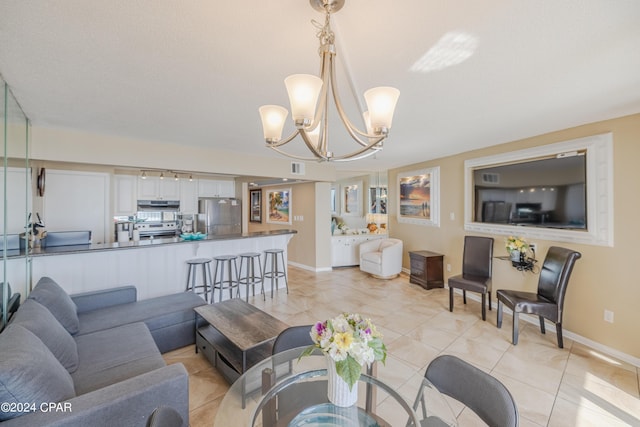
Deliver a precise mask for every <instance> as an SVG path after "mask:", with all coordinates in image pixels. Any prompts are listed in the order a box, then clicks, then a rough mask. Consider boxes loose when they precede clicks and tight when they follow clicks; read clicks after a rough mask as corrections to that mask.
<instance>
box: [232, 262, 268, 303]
mask: <svg viewBox="0 0 640 427" xmlns="http://www.w3.org/2000/svg"><path fill="white" fill-rule="evenodd" d="M239 257H240V269H239V272H240V276H239V277H238V284H239V285H245V286H246V289H247V295H246V301H247V302H249V286H251V289H252V294H253V295H254V296H255V295H256V285H257V284H258V283H259V284H260V285H261V287H262V290H261V293H262V300H263V301H264V300H266V297H265V294H264V282H263V280H262V264H261V263H260V254H259V253H258V252H245V253H243V254H240V255H239ZM245 260H246V267H245V275H244V276H243V275H242V266H243V265H244V264H245ZM256 260H257V261H258V270H260V275H258V276H256V265H255V261H256Z"/></svg>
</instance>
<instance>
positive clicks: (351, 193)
mask: <svg viewBox="0 0 640 427" xmlns="http://www.w3.org/2000/svg"><path fill="white" fill-rule="evenodd" d="M341 205H342V216H362V182H354V183H352V184H349V185H344V186H343V187H342V204H341Z"/></svg>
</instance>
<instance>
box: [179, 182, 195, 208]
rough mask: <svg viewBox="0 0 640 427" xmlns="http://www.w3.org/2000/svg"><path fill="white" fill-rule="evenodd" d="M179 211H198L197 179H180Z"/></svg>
mask: <svg viewBox="0 0 640 427" xmlns="http://www.w3.org/2000/svg"><path fill="white" fill-rule="evenodd" d="M180 212H181V213H183V214H197V213H198V180H195V179H194V180H193V181H189V180H188V179H183V180H180Z"/></svg>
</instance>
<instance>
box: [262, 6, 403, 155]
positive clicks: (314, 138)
mask: <svg viewBox="0 0 640 427" xmlns="http://www.w3.org/2000/svg"><path fill="white" fill-rule="evenodd" d="M344 2H345V0H334V1H326V0H312V1H311V6H312V7H313V8H314V9H315V10H317V11H320V12H323V13H324V14H325V20H324V24H322V23H319V22H316V21H312V23H313V25H314V26H315V27H316V29H317V30H318V32H317V34H316V35H317V36H318V39H319V41H320V48H319V53H320V56H321V66H320V70H321V72H320V77H318V76H314V75H309V74H294V75H291V76H289V77H287V78H286V79H285V85H286V87H287V92H288V93H289V100H290V103H291V116H292V118H293V120H294V122H295V127H296V130H295V131H294V132H293V133H292V134H291V135H289V136H287V137H286V138H285V139H282V130H283V128H284V124H285V119H286V118H287V115H288V114H289V112H288V111H287V109H286V108H284V107H281V106H279V105H263V106H261V107H260V109H259V111H260V117H261V119H262V128H263V134H264V139H265V141H266V143H267V147H268V148H271V149H272V150H274V151H277V152H278V153H280V154H283V155H285V156H288V157H292V158H294V159H298V160H320V161H332V160H336V161H348V160H359V159H362V158H365V157H368V156H370V155H373V154H375V153H377V152H378V151H381V150H382V143H383V141H384V140H385V139H386V138H387V136H388V135H389V129H391V123H392V121H393V113H394V110H395V107H396V102H397V101H398V97H399V96H400V91H399V90H398V89H396V88H393V87H376V88H372V89H369V90H367V91H366V92H365V93H364V98H365V100H366V104H367V108H368V111H365V112H364V114H363V115H364V123H365V125H366V126H365V130H364V131H362V130H360V129H358V128H356V127H355V126H354V125H353V122H352V121H351V120H349V118H347V117H346V114H345V112H344V109H343V106H342V103H341V102H340V97H339V96H338V87H337V82H336V81H335V56H336V46H335V44H334V42H335V34H334V32H333V30H332V29H331V25H330V21H331V14H332V13H334V12H337V11H339V10H340V9H341V8H342V6H343V5H344ZM331 95H333V101H334V103H335V106H336V110H337V112H338V116H339V117H340V120H341V121H342V123H343V125H344V126H345V129H346V130H347V132H348V133H349V135H350V136H351V137H352V139H353V140H354V141H353V142H355V143H356V144H357V145H355V147H354V150H353V151H351V152H347V153H346V154H342V153H340V154H339V153H335V152H333V151H331V150H330V148H329V135H328V134H329V118H328V108H329V103H330V100H329V97H330V96H331ZM318 98H320V102H319V104H318V105H317V109H316V104H317V103H318ZM316 111H317V112H316ZM298 135H300V136H301V137H302V139H303V141H304V142H305V144H306V146H307V148H308V149H309V150H310V151H311V154H312V155H313V157H302V156H299V155H294V154H289V153H286V152H285V151H283V150H282V149H281V148H280V147H282V146H284V145H285V144H288V143H289V142H291V141H292V140H294V139H295V138H296V136H298Z"/></svg>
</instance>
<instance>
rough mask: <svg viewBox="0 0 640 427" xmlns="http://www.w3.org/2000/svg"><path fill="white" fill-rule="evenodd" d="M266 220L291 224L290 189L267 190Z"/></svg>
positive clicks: (272, 222) (273, 222)
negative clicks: (267, 211)
mask: <svg viewBox="0 0 640 427" xmlns="http://www.w3.org/2000/svg"><path fill="white" fill-rule="evenodd" d="M267 202H268V205H267V208H268V210H269V213H268V215H267V222H268V223H271V224H291V189H290V188H286V189H280V190H269V191H267Z"/></svg>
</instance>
